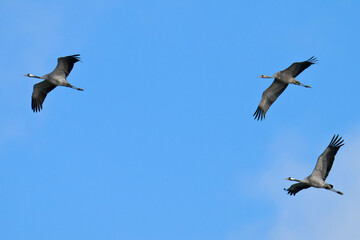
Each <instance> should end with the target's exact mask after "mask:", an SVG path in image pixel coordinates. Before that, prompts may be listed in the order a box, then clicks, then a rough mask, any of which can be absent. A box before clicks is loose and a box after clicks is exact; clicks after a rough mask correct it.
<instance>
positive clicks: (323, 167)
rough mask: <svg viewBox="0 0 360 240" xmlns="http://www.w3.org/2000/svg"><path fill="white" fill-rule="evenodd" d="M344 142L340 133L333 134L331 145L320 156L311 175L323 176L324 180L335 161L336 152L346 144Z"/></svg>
mask: <svg viewBox="0 0 360 240" xmlns="http://www.w3.org/2000/svg"><path fill="white" fill-rule="evenodd" d="M343 142H344V140H341V137H340V138H339V135H334V136H333V138H332V139H331V142H330V144H329V146H328V147H327V148H326V149H325V151H324V152H323V153H322V154H321V155H320V157H319V158H318V161H317V163H316V166H315V169H314V171H313V172H312V173H311V175H313V176H317V177H321V178H322V179H323V180H324V181H325V180H326V178H327V176H328V175H329V172H330V170H331V167H332V165H333V163H334V160H335V155H336V153H337V152H338V151H339V149H340V147H341V146H343V145H344V144H343Z"/></svg>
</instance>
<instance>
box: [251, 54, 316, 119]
mask: <svg viewBox="0 0 360 240" xmlns="http://www.w3.org/2000/svg"><path fill="white" fill-rule="evenodd" d="M316 62H317V59H316V58H315V57H311V58H309V59H308V60H306V61H304V62H296V63H293V64H291V66H290V67H288V68H287V69H285V70H283V71H280V72H277V73H275V74H274V75H273V76H266V75H261V76H259V77H260V78H275V80H274V81H273V83H272V84H271V85H270V87H268V89H266V90H265V91H264V93H263V95H262V98H261V101H260V104H259V106H258V108H257V109H256V111H255V113H254V115H253V116H254V117H255V119H256V120H263V119H265V114H266V112H267V111H268V110H269V108H270V106H271V104H273V103H274V102H275V100H276V99H277V98H278V97H279V96H280V95H281V93H282V92H283V91H284V90H285V89H286V87H287V86H288V85H289V84H290V83H291V84H295V85H300V86H303V87H306V88H310V86H308V85H305V84H302V83H301V82H299V81H298V80H296V79H295V78H296V77H297V76H298V75H299V74H300V73H302V71H304V70H305V69H307V68H308V67H310V66H311V65H312V64H314V63H316Z"/></svg>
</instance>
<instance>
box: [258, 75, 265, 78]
mask: <svg viewBox="0 0 360 240" xmlns="http://www.w3.org/2000/svg"><path fill="white" fill-rule="evenodd" d="M258 77H259V78H265V77H266V76H265V75H260V76H258Z"/></svg>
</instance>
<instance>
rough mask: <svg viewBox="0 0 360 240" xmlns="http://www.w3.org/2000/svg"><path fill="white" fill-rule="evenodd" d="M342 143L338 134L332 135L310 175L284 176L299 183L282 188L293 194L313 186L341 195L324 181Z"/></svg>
mask: <svg viewBox="0 0 360 240" xmlns="http://www.w3.org/2000/svg"><path fill="white" fill-rule="evenodd" d="M343 145H344V140H342V139H341V137H340V138H339V135H336V136H335V135H334V136H333V138H332V139H331V142H330V144H329V146H328V147H327V148H326V149H325V151H324V152H323V153H322V154H321V155H320V157H319V158H318V161H317V163H316V166H315V169H314V171H313V172H312V173H311V174H310V176H308V177H306V178H304V179H303V180H298V179H294V178H292V177H289V178H286V180H290V181H296V182H299V183H296V184H293V185H291V187H290V188H288V189H284V190H285V191H287V192H288V194H290V195H294V196H295V195H296V193H298V192H299V191H301V190H303V189H306V188H309V187H315V188H325V189H327V190H330V191H333V192H336V193H338V194H341V195H343V193H342V192H340V191H337V190H335V189H334V186H333V185H331V184H328V183H326V182H325V180H326V178H327V176H328V175H329V172H330V170H331V167H332V165H333V163H334V160H335V155H336V153H337V152H338V151H339V149H340V147H342V146H343Z"/></svg>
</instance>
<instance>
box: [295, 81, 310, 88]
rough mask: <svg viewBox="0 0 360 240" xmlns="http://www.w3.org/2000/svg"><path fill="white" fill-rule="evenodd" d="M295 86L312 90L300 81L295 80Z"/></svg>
mask: <svg viewBox="0 0 360 240" xmlns="http://www.w3.org/2000/svg"><path fill="white" fill-rule="evenodd" d="M294 84H295V85H299V86H303V87H306V88H311V87H310V86H308V85H305V84H302V83H301V82H299V81H298V80H295V82H294Z"/></svg>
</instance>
